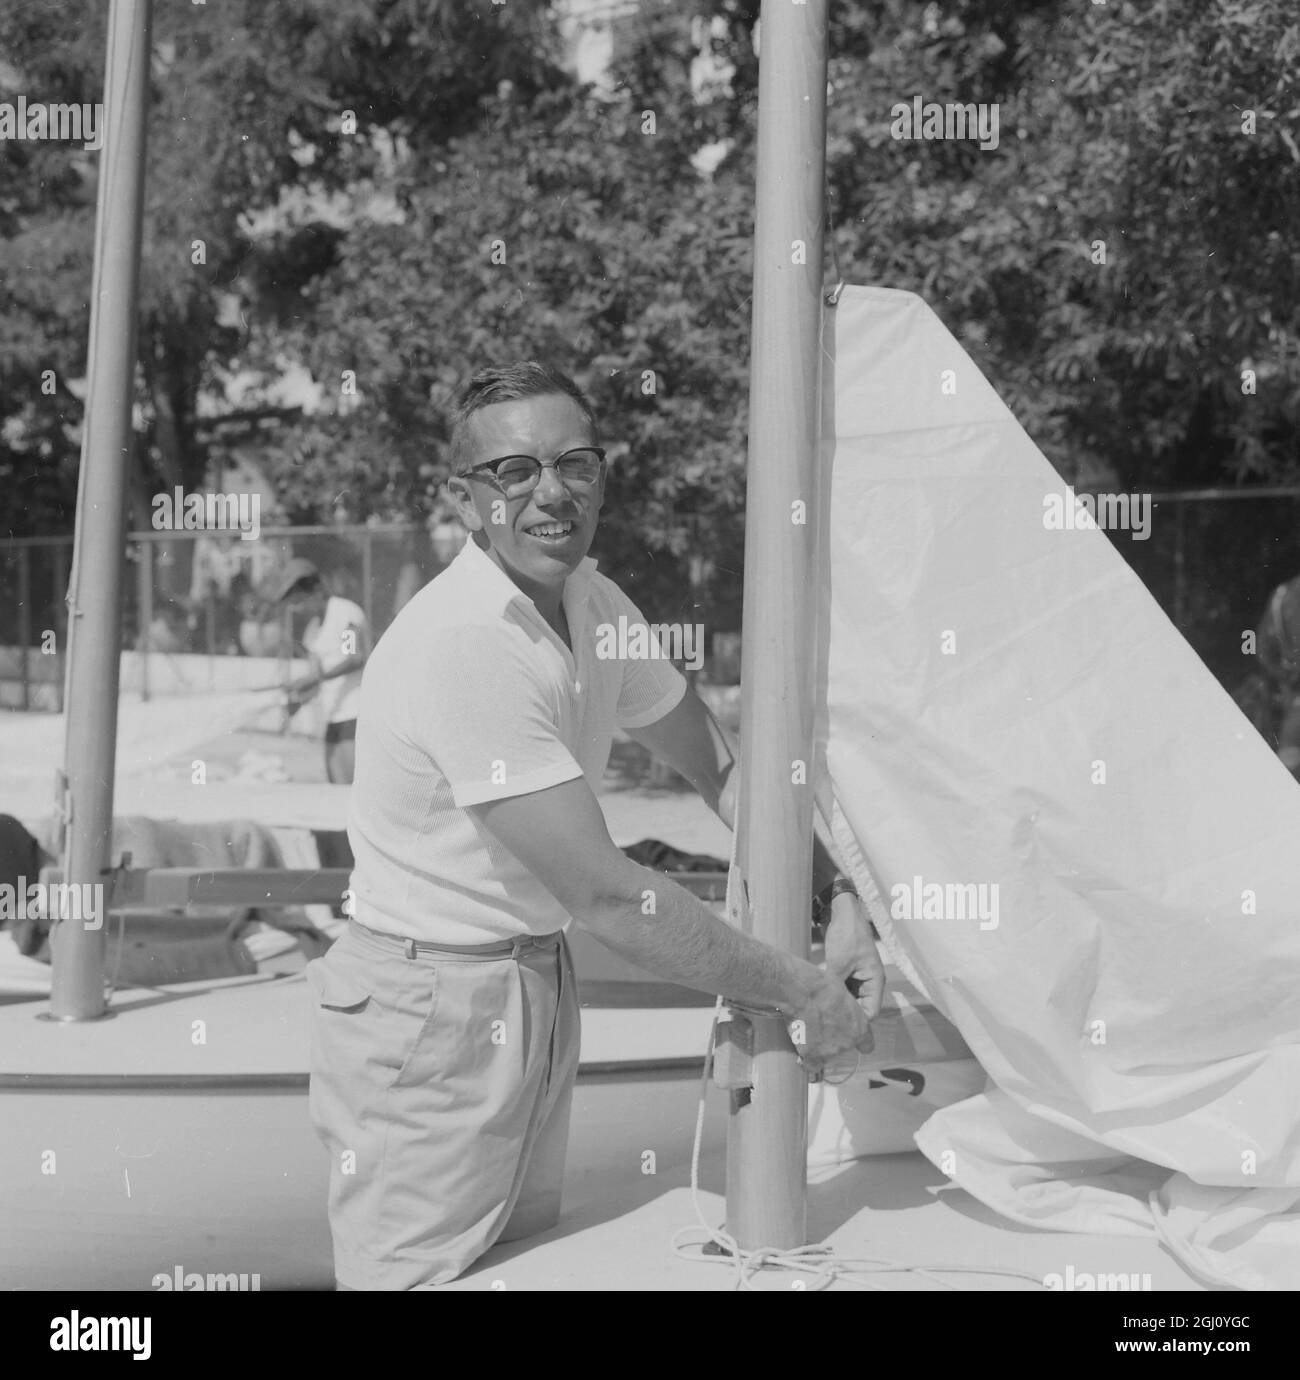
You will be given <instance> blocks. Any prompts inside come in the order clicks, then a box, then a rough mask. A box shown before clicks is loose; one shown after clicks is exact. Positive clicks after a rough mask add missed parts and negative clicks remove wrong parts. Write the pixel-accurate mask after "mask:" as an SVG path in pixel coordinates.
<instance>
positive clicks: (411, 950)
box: [406, 939, 415, 958]
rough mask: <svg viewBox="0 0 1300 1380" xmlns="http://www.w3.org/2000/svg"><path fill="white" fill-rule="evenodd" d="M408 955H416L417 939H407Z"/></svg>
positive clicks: (410, 956) (409, 956) (408, 956)
mask: <svg viewBox="0 0 1300 1380" xmlns="http://www.w3.org/2000/svg"><path fill="white" fill-rule="evenodd" d="M406 956H407V958H414V957H415V940H414V939H408V940H407V941H406Z"/></svg>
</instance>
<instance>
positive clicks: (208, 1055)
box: [0, 955, 1197, 1291]
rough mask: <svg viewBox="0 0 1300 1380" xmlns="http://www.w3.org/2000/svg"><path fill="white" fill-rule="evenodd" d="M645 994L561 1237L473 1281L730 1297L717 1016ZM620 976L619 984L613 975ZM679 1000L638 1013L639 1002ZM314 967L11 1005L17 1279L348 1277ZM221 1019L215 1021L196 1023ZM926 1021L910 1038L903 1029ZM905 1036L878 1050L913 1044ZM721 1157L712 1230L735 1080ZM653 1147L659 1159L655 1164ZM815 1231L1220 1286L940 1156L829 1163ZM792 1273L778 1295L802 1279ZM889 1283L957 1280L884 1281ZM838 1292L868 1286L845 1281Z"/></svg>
mask: <svg viewBox="0 0 1300 1380" xmlns="http://www.w3.org/2000/svg"><path fill="white" fill-rule="evenodd" d="M594 958H595V956H594V955H591V956H589V957H588V958H587V959H586V960H584V962H583V965H582V966H583V967H593V965H594V968H595V970H594V971H593V973H592V974H591V978H592V981H593V982H594V983H597V984H599V983H601V982H605V983H608V984H609V985H610V988H611V991H612V990H613V989H614V988H615V987H616V986H619V985H621V986H622V987H623V989H624V990H623V994H622V998H621V999H620V1001H619V1002H618V1003H617V1004H613V1005H610V1006H608V1007H602V1008H592V1007H587V1008H586V1009H584V1013H583V1032H584V1033H583V1051H584V1052H583V1066H582V1071H581V1073H580V1076H579V1081H578V1087H577V1091H576V1094H575V1099H574V1113H573V1129H572V1133H571V1136H570V1150H569V1161H568V1168H567V1175H566V1184H565V1194H566V1198H565V1203H566V1207H565V1212H564V1216H563V1219H562V1221H561V1222H560V1224H559V1225H558V1226H557V1227H556V1229H554V1230H553V1231H551V1232H549V1233H546V1234H544V1235H541V1236H538V1237H534V1238H531V1239H529V1240H527V1241H523V1242H514V1243H511V1244H509V1245H505V1246H500V1247H498V1248H496V1249H495V1250H493V1251H492V1252H490V1253H489V1254H488V1255H487V1256H485V1257H484V1258H483V1260H482V1261H480V1262H479V1263H478V1264H477V1265H476V1266H475V1267H474V1268H473V1269H471V1270H470V1271H469V1272H468V1273H467V1274H466V1275H464V1276H463V1277H462V1278H461V1279H459V1280H458V1281H456V1282H455V1283H453V1284H450V1285H447V1286H444V1287H446V1288H450V1289H492V1288H494V1287H496V1288H502V1287H504V1288H506V1289H529V1290H532V1289H537V1290H600V1291H605V1290H624V1289H626V1290H668V1291H677V1290H681V1291H693V1290H700V1289H731V1288H734V1287H735V1272H734V1270H733V1269H730V1268H724V1266H726V1264H727V1262H725V1261H722V1262H719V1261H717V1260H713V1261H709V1262H706V1261H699V1260H683V1259H680V1258H677V1257H675V1256H674V1255H673V1254H672V1253H671V1250H670V1241H671V1238H672V1237H673V1234H674V1233H675V1232H677V1231H678V1230H679V1229H681V1228H684V1227H688V1226H691V1225H692V1224H693V1223H694V1222H695V1221H696V1218H695V1213H694V1210H693V1207H692V1203H691V1195H690V1190H689V1184H690V1164H691V1150H692V1142H693V1135H694V1129H695V1121H696V1112H697V1107H698V1098H699V1089H700V1070H701V1067H702V1062H703V1056H704V1051H705V1046H706V1043H707V1036H708V1029H709V1024H710V1020H711V1010H710V1009H709V1008H708V1007H707V1006H699V1005H695V1006H685V1005H681V1004H678V1003H676V1002H675V1001H674V999H673V995H672V994H673V990H674V989H668V990H667V991H665V990H663V984H660V985H659V986H658V988H657V989H656V988H655V987H654V986H653V985H646V984H641V983H638V982H637V981H635V980H634V978H635V975H634V974H633V975H629V974H627V973H625V972H624V973H621V974H620V973H618V972H615V971H612V970H611V971H607V972H606V973H605V975H604V976H603V977H602V976H601V975H600V968H599V965H598V964H595V963H594ZM597 990H599V989H597ZM638 995H639V997H640V999H641V1000H645V1001H654V1002H657V1003H658V1004H649V1005H644V1006H637V1005H632V1004H630V1003H631V1002H633V1001H635V1000H637V999H638ZM306 999H307V988H306V983H305V981H304V980H303V978H302V976H301V974H300V973H290V974H287V975H285V976H280V977H276V976H274V975H262V976H260V977H256V978H236V979H230V980H227V981H224V982H213V983H203V984H191V985H189V986H188V987H186V988H173V989H153V990H147V991H144V990H142V991H134V992H123V993H120V994H118V995H117V997H116V998H115V1003H114V1007H115V1012H116V1014H115V1015H114V1016H113V1017H112V1018H110V1019H108V1020H105V1021H100V1022H94V1023H86V1024H75V1025H65V1024H58V1023H54V1022H51V1021H49V1020H48V1019H45V1020H43V1019H39V1017H40V1016H41V1015H42V1014H43V1012H44V1010H45V1007H46V1003H44V1002H43V1001H26V1002H20V1003H16V1004H13V1005H10V1006H5V1007H0V1098H3V1099H4V1112H3V1117H4V1125H5V1134H4V1135H3V1137H0V1220H3V1221H4V1223H5V1231H4V1232H3V1233H0V1289H47V1290H77V1289H89V1290H96V1289H132V1290H149V1289H151V1288H153V1287H158V1286H156V1285H155V1283H154V1281H155V1280H156V1278H157V1277H158V1276H159V1275H164V1276H166V1277H168V1278H169V1279H170V1278H171V1277H172V1276H173V1275H174V1273H175V1271H176V1270H177V1269H181V1270H182V1271H183V1272H184V1273H190V1272H200V1273H234V1274H247V1275H249V1276H251V1275H253V1274H254V1273H256V1274H257V1275H258V1276H259V1278H260V1287H261V1288H262V1289H264V1290H271V1289H328V1288H330V1287H331V1283H332V1271H331V1268H330V1246H329V1233H328V1228H327V1224H326V1219H325V1197H326V1163H325V1153H324V1151H323V1149H322V1148H321V1146H320V1144H319V1142H318V1141H317V1140H316V1138H315V1135H314V1132H313V1131H312V1128H311V1125H310V1122H309V1118H308V1115H307V1099H306V1089H307V1056H308V1050H307V1019H306ZM197 1022H201V1023H202V1024H201V1025H199V1024H196V1023H197ZM902 1037H903V1032H901V1031H900V1038H902ZM881 1038H882V1041H884V1042H885V1043H883V1044H882V1047H881V1049H880V1050H879V1051H878V1055H879V1057H878V1058H877V1059H876V1060H874V1061H873V1062H875V1063H876V1064H879V1063H880V1062H881V1061H882V1060H887V1059H888V1058H889V1057H890V1054H891V1050H890V1047H889V1046H888V1043H887V1041H888V1040H889V1038H890V1035H889V1028H888V1024H887V1023H885V1024H884V1025H883V1026H882V1029H881ZM706 1109H707V1115H706V1118H705V1131H704V1137H703V1153H702V1156H701V1166H700V1185H701V1193H700V1201H701V1205H702V1210H703V1213H704V1216H705V1218H706V1220H707V1221H709V1222H710V1223H721V1221H722V1219H723V1198H722V1194H723V1189H724V1182H723V1169H724V1162H725V1133H726V1094H725V1093H723V1092H721V1091H719V1090H717V1089H712V1088H711V1089H710V1090H709V1092H708V1096H707V1100H706ZM647 1150H650V1151H653V1152H654V1163H653V1170H654V1172H653V1173H646V1172H644V1170H645V1167H646V1164H647V1160H646V1157H645V1152H646V1151H647ZM810 1179H811V1183H810V1189H809V1196H808V1214H809V1231H810V1239H812V1240H823V1239H824V1240H827V1241H829V1243H830V1244H832V1245H833V1246H835V1247H836V1248H837V1249H838V1250H839V1251H840V1252H842V1253H843V1254H844V1255H851V1256H855V1257H860V1256H868V1255H870V1256H875V1257H879V1258H885V1259H887V1260H891V1261H896V1262H906V1263H907V1264H909V1265H911V1266H914V1267H915V1266H921V1267H926V1266H929V1267H933V1266H935V1265H942V1264H960V1265H968V1266H971V1267H974V1268H977V1269H983V1270H987V1269H988V1268H989V1267H991V1266H996V1267H998V1268H1000V1269H1004V1270H1019V1271H1024V1272H1025V1273H1026V1274H1028V1275H1029V1276H1030V1278H1027V1279H1016V1278H1008V1277H1006V1276H1004V1275H998V1274H994V1273H972V1274H962V1275H954V1276H945V1277H944V1278H949V1279H951V1281H952V1282H953V1283H954V1284H955V1285H956V1286H957V1287H959V1288H962V1289H975V1290H995V1289H1039V1290H1041V1288H1042V1284H1041V1280H1042V1279H1043V1277H1044V1276H1045V1275H1048V1274H1051V1273H1057V1274H1062V1275H1064V1273H1065V1271H1066V1269H1067V1267H1070V1266H1073V1268H1074V1271H1075V1273H1076V1274H1079V1273H1084V1272H1093V1273H1098V1274H1107V1275H1130V1274H1132V1275H1138V1276H1141V1275H1147V1274H1149V1275H1150V1277H1151V1287H1152V1288H1154V1289H1183V1288H1189V1287H1191V1288H1195V1287H1197V1286H1196V1285H1195V1283H1194V1281H1192V1280H1191V1279H1190V1278H1189V1277H1188V1276H1187V1275H1186V1274H1185V1273H1184V1272H1183V1271H1182V1269H1181V1268H1180V1267H1179V1266H1178V1265H1177V1264H1176V1263H1175V1262H1174V1261H1173V1259H1172V1258H1171V1257H1170V1256H1169V1255H1168V1254H1167V1253H1165V1252H1164V1251H1163V1250H1162V1249H1161V1247H1160V1246H1159V1245H1158V1244H1157V1243H1156V1242H1155V1240H1154V1239H1137V1238H1117V1237H1092V1236H1067V1235H1062V1234H1059V1233H1048V1232H1040V1231H1036V1230H1031V1229H1028V1228H1020V1227H1017V1226H1016V1225H1014V1224H1011V1223H1008V1222H1006V1221H1003V1220H1002V1219H1000V1218H997V1217H996V1216H994V1214H992V1213H991V1212H989V1211H988V1210H987V1209H985V1208H984V1207H982V1206H981V1205H980V1204H979V1203H977V1202H976V1201H975V1200H974V1199H972V1198H971V1197H970V1196H969V1195H967V1194H966V1193H964V1192H962V1191H960V1190H956V1189H954V1188H952V1187H951V1186H950V1185H948V1184H947V1180H946V1179H945V1178H944V1176H943V1175H942V1174H941V1173H940V1172H939V1171H938V1170H937V1169H935V1168H934V1167H933V1166H932V1165H931V1164H930V1163H929V1162H928V1161H927V1160H925V1159H924V1158H923V1157H922V1156H921V1155H920V1154H918V1153H909V1154H882V1155H876V1156H872V1157H870V1158H867V1159H862V1160H857V1161H854V1162H852V1163H849V1164H847V1165H838V1166H832V1167H829V1168H824V1169H815V1170H814V1171H813V1172H812V1174H811V1176H810ZM796 1278H797V1277H796V1276H793V1275H790V1274H786V1273H783V1272H780V1271H777V1270H770V1271H767V1272H765V1273H764V1274H762V1275H761V1276H760V1277H759V1278H758V1279H757V1280H756V1281H755V1287H758V1288H773V1289H789V1288H791V1287H792V1285H793V1283H794V1281H795V1279H796ZM870 1282H871V1283H872V1284H874V1285H875V1287H877V1288H882V1289H887V1290H927V1291H928V1290H935V1289H942V1287H943V1286H942V1284H941V1283H940V1282H938V1281H936V1280H934V1279H931V1278H928V1277H926V1276H922V1275H918V1274H915V1273H913V1274H909V1273H905V1272H898V1273H892V1274H880V1275H876V1276H873V1277H872V1280H871V1281H870ZM835 1287H836V1288H839V1289H851V1288H864V1287H868V1285H867V1284H866V1283H864V1282H863V1281H861V1280H851V1279H845V1280H841V1281H839V1282H838V1283H837V1284H836V1285H835Z"/></svg>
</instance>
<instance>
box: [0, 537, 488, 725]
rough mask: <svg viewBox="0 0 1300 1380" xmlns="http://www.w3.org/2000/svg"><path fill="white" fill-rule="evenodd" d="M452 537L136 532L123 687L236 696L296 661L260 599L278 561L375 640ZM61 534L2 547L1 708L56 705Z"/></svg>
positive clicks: (63, 641) (454, 545)
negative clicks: (356, 612)
mask: <svg viewBox="0 0 1300 1380" xmlns="http://www.w3.org/2000/svg"><path fill="white" fill-rule="evenodd" d="M464 540H465V534H464V532H463V531H461V530H460V529H459V528H456V527H453V526H451V525H450V524H443V525H441V526H438V527H434V528H432V529H429V528H427V527H418V526H414V525H411V526H399V525H388V526H365V527H296V528H264V529H263V530H262V532H261V533H260V535H259V537H258V539H257V540H255V541H243V540H241V539H240V537H239V536H238V534H237V533H226V532H205V531H194V532H171V531H168V532H135V533H132V534H131V536H130V538H129V539H128V542H127V569H126V577H125V580H124V582H123V618H122V650H123V651H124V652H125V653H127V654H128V658H127V659H125V660H124V663H123V670H122V680H123V685H124V686H127V687H129V688H133V689H137V690H139V691H141V692H142V693H144V694H146V695H148V694H150V693H168V692H170V691H184V690H208V689H228V688H243V687H244V686H246V685H248V684H252V683H257V682H259V681H265V680H268V679H274V678H275V676H276V663H277V662H283V661H287V660H288V659H289V658H290V657H292V656H293V655H295V652H296V653H297V654H299V655H300V654H301V651H300V647H301V638H302V635H303V633H304V632H305V630H306V629H305V627H304V626H303V624H304V621H305V620H304V616H303V615H301V614H295V613H292V612H290V611H289V610H287V609H284V608H280V607H277V606H275V605H274V604H272V603H271V601H270V600H269V598H268V597H267V593H268V590H269V589H270V587H271V586H272V585H273V584H274V582H275V577H276V575H277V574H278V572H280V571H281V570H283V569H284V568H285V566H286V565H287V564H288V562H289V560H290V559H292V558H294V557H301V558H305V559H307V560H309V561H311V562H312V563H313V564H314V565H315V566H316V567H317V569H318V570H319V571H320V572H321V575H322V576H323V577H324V580H325V583H326V585H327V587H328V589H329V591H330V593H332V594H337V595H341V596H342V597H344V598H347V599H351V600H352V601H353V602H355V603H357V604H359V605H360V606H361V608H362V609H363V610H364V611H365V614H366V618H367V620H368V621H369V624H370V627H371V629H372V632H373V636H375V637H378V636H379V635H380V634H381V633H382V632H383V631H384V629H386V628H387V627H388V625H389V623H391V622H392V620H393V618H394V616H395V615H396V613H397V611H398V610H399V609H400V608H401V607H402V605H403V604H404V603H405V602H406V601H407V600H408V599H409V598H410V597H411V596H412V595H413V594H414V593H415V592H416V591H417V590H418V589H419V588H420V587H421V586H422V585H424V584H425V583H427V582H428V581H429V580H431V579H432V578H433V577H434V576H435V575H436V574H438V572H439V571H440V570H442V569H443V568H444V567H445V566H446V565H447V564H448V563H449V562H450V561H451V560H452V558H453V557H454V556H455V554H456V552H457V551H458V550H459V549H460V547H461V545H462V544H463V543H464ZM71 565H72V538H71V537H20V538H11V539H10V540H9V541H7V542H4V543H0V707H4V708H9V709H44V710H54V711H58V710H61V709H62V707H63V704H62V701H63V673H64V664H65V663H64V653H65V651H66V648H67V625H68V610H67V606H66V603H65V600H66V595H67V590H68V578H69V574H70V571H71Z"/></svg>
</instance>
